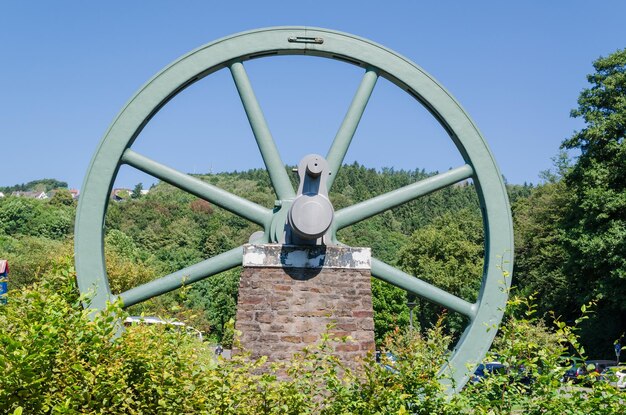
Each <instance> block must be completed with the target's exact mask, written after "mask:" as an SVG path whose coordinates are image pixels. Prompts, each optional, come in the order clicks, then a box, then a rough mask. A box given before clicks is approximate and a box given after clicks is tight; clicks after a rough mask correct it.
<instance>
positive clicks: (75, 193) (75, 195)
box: [70, 189, 80, 200]
mask: <svg viewBox="0 0 626 415" xmlns="http://www.w3.org/2000/svg"><path fill="white" fill-rule="evenodd" d="M70 193H71V194H72V199H74V200H78V196H80V190H78V189H70Z"/></svg>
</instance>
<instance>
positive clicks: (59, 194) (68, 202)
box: [50, 189, 74, 206]
mask: <svg viewBox="0 0 626 415" xmlns="http://www.w3.org/2000/svg"><path fill="white" fill-rule="evenodd" d="M50 204H51V205H56V206H73V205H74V198H73V197H72V194H71V193H70V191H69V190H67V189H56V190H55V191H54V195H53V196H52V199H50Z"/></svg>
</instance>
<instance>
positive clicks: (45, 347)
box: [0, 263, 624, 414]
mask: <svg viewBox="0 0 626 415" xmlns="http://www.w3.org/2000/svg"><path fill="white" fill-rule="evenodd" d="M12 294H13V295H12V296H11V299H10V302H9V304H8V305H7V306H5V307H0V373H1V375H0V413H2V414H11V413H19V412H20V411H23V413H32V414H35V413H36V414H39V413H65V414H78V413H90V414H97V413H127V414H139V413H142V414H157V413H158V414H183V413H205V414H407V413H415V414H479V413H481V414H482V413H493V414H505V413H522V412H525V413H529V414H562V413H569V414H589V413H593V414H617V413H621V411H622V410H623V399H624V396H623V394H622V396H620V394H619V393H618V392H616V390H614V389H612V388H611V387H610V386H609V385H607V384H605V383H602V382H599V381H597V380H596V379H595V378H591V379H589V381H590V382H591V386H592V387H591V388H587V389H579V388H574V387H572V386H571V385H565V386H564V385H563V384H561V383H560V382H559V380H560V378H561V377H562V375H563V372H564V370H565V368H564V367H561V358H562V356H563V354H564V353H565V352H566V351H567V350H568V349H569V350H577V347H578V343H577V337H576V333H575V329H573V328H571V327H568V326H567V325H565V324H564V323H560V322H557V325H556V328H555V330H554V331H551V330H549V329H547V328H546V327H545V326H544V325H542V324H540V323H539V322H538V321H537V319H536V318H535V316H534V309H533V307H532V306H529V305H528V302H526V301H524V300H519V299H514V300H513V301H512V303H511V306H510V307H509V308H510V310H511V311H510V313H509V316H508V319H507V322H506V324H505V325H503V327H502V328H501V332H500V335H499V337H498V340H497V343H496V345H495V348H496V349H497V352H498V353H499V359H501V361H502V362H503V363H505V365H507V367H508V368H509V370H508V372H507V373H506V374H502V375H494V376H490V377H487V378H486V379H485V380H484V381H482V382H479V383H475V384H471V385H469V386H467V387H466V388H465V390H464V391H463V392H462V393H460V394H459V395H456V396H453V397H449V396H447V395H446V393H445V391H444V389H443V387H442V386H441V384H440V383H439V379H438V371H439V367H440V366H441V364H442V363H443V362H444V361H445V359H446V356H447V350H448V347H449V342H450V337H449V336H447V335H445V334H444V330H443V329H442V326H441V325H440V324H439V325H436V326H435V327H433V328H432V329H431V330H429V331H428V333H426V335H421V334H419V333H417V332H413V333H407V334H403V335H401V334H400V333H396V334H395V335H394V336H391V337H390V338H389V339H388V341H387V346H386V347H387V348H388V350H390V351H392V352H393V353H394V354H395V355H396V356H397V362H395V363H394V364H393V369H392V370H389V369H388V368H385V367H384V366H383V365H380V364H377V363H375V362H374V361H373V360H372V359H368V360H367V361H366V362H364V366H363V370H362V371H360V372H352V371H350V370H349V369H347V368H345V367H343V366H342V364H341V363H340V362H338V361H337V359H336V358H335V356H334V355H333V352H332V350H331V348H330V346H329V344H330V342H328V340H329V339H324V340H323V341H322V343H321V344H320V345H318V346H317V347H315V348H312V349H311V350H308V351H305V352H304V353H302V355H300V356H296V357H295V358H294V359H293V361H291V362H289V363H287V364H284V365H277V364H275V365H270V364H268V363H266V362H265V361H264V359H260V360H257V361H251V360H249V359H246V358H245V356H244V357H235V358H234V359H233V360H229V361H227V360H222V359H221V358H220V359H219V360H216V359H215V358H214V356H213V353H212V350H211V349H210V348H208V347H207V346H206V345H205V344H203V343H202V342H200V341H198V340H197V339H196V338H195V337H191V336H188V335H186V334H184V333H183V332H179V331H171V330H170V331H168V330H167V329H166V328H164V327H154V326H138V327H133V328H130V329H129V330H127V331H126V332H124V333H123V334H122V335H121V336H119V337H118V336H116V328H115V325H114V324H113V322H115V321H116V320H117V317H118V316H121V315H123V312H122V311H121V310H120V309H119V307H117V306H116V305H112V306H111V307H110V308H109V310H107V311H106V312H104V313H101V314H99V315H98V316H96V317H95V318H94V319H90V318H89V315H88V313H87V312H86V311H84V310H83V309H82V307H81V305H80V302H81V298H79V297H78V295H77V290H76V286H75V282H74V275H73V271H72V270H71V268H70V267H69V265H68V264H67V263H66V264H62V265H60V266H58V267H57V269H56V270H55V271H54V272H52V273H51V274H49V275H48V276H46V277H45V278H44V279H43V281H42V282H40V283H36V284H34V285H33V286H32V287H30V288H26V289H23V290H21V291H19V292H14V293H12ZM347 341H349V340H347ZM521 368H523V370H521ZM521 376H526V377H529V378H530V379H532V382H531V384H530V385H527V384H525V383H522V382H520V381H519V380H520V377H521ZM15 411H17V412H15Z"/></svg>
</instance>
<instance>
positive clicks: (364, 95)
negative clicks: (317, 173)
mask: <svg viewBox="0 0 626 415" xmlns="http://www.w3.org/2000/svg"><path fill="white" fill-rule="evenodd" d="M377 80H378V74H377V73H376V72H375V71H374V70H372V69H368V70H367V71H366V72H365V75H363V79H362V80H361V84H360V85H359V88H358V89H357V91H356V94H355V95H354V98H353V99H352V103H351V104H350V108H348V112H347V113H346V116H345V117H344V119H343V122H342V123H341V127H339V131H337V135H335V139H334V141H333V144H332V145H331V147H330V149H329V150H328V154H327V155H326V161H328V166H329V167H330V173H331V174H330V176H329V177H328V181H327V182H326V185H327V187H328V190H330V188H331V186H332V184H333V181H334V180H335V177H336V176H337V173H338V172H339V169H340V168H341V164H342V163H343V159H344V157H345V156H346V153H347V152H348V147H350V142H351V141H352V137H353V136H354V133H355V132H356V129H357V127H358V126H359V122H360V121H361V117H362V116H363V111H365V107H366V106H367V102H368V101H369V99H370V96H371V95H372V91H373V90H374V87H375V86H376V81H377Z"/></svg>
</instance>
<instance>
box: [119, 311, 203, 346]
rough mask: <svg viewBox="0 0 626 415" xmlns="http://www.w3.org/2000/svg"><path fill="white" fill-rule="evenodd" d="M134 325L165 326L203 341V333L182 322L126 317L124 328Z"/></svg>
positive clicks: (147, 317) (144, 317) (148, 317)
mask: <svg viewBox="0 0 626 415" xmlns="http://www.w3.org/2000/svg"><path fill="white" fill-rule="evenodd" d="M134 324H165V325H167V326H169V327H173V328H176V329H177V330H183V331H185V332H186V333H188V334H189V335H191V336H194V337H196V338H197V339H198V340H200V341H202V340H203V336H202V332H201V331H200V330H198V329H196V328H194V327H191V326H188V325H186V324H185V323H183V322H182V321H174V320H171V321H168V320H163V319H161V318H159V317H150V316H128V317H126V319H124V326H132V325H134Z"/></svg>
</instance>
